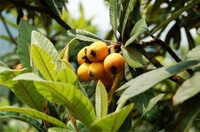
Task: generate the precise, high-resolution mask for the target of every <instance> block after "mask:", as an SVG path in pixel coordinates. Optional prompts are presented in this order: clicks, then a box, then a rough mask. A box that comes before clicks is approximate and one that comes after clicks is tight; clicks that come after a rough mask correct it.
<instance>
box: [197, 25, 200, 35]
mask: <svg viewBox="0 0 200 132" xmlns="http://www.w3.org/2000/svg"><path fill="white" fill-rule="evenodd" d="M197 34H199V35H200V27H199V28H198V29H197Z"/></svg>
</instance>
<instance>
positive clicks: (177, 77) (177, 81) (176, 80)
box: [140, 48, 184, 84]
mask: <svg viewBox="0 0 200 132" xmlns="http://www.w3.org/2000/svg"><path fill="white" fill-rule="evenodd" d="M140 52H141V53H142V54H143V55H144V56H145V57H146V58H147V59H148V60H149V61H150V62H151V63H152V64H153V65H154V66H155V67H157V68H160V67H163V65H162V64H161V63H160V62H159V61H157V60H156V59H155V58H154V57H153V56H151V55H150V54H148V53H147V52H146V51H145V50H144V49H143V48H140ZM170 80H172V81H174V82H176V83H178V84H182V83H183V81H184V79H182V78H181V77H180V76H178V75H174V76H172V77H171V78H170Z"/></svg>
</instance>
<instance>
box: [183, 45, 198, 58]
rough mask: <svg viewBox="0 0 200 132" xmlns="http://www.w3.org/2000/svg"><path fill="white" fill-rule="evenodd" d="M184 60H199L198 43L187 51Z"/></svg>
mask: <svg viewBox="0 0 200 132" xmlns="http://www.w3.org/2000/svg"><path fill="white" fill-rule="evenodd" d="M186 60H200V45H199V46H196V47H194V48H193V49H192V50H190V51H189V52H188V53H187V55H186Z"/></svg>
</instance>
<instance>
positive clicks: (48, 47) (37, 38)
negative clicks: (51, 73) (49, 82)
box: [31, 31, 59, 63]
mask: <svg viewBox="0 0 200 132" xmlns="http://www.w3.org/2000/svg"><path fill="white" fill-rule="evenodd" d="M31 44H34V45H36V46H38V47H40V48H41V49H43V50H44V51H45V52H46V53H48V54H49V55H50V56H51V57H52V59H53V62H55V63H57V61H58V59H59V54H58V51H57V50H56V49H55V47H54V45H53V43H51V41H50V40H49V39H47V38H46V37H45V36H43V35H42V34H41V33H39V32H37V31H32V34H31Z"/></svg>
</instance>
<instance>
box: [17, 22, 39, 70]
mask: <svg viewBox="0 0 200 132" xmlns="http://www.w3.org/2000/svg"><path fill="white" fill-rule="evenodd" d="M18 29H19V35H18V37H17V44H18V45H17V54H18V56H19V58H20V61H21V63H22V65H23V67H25V68H29V69H31V66H30V53H29V45H30V43H31V33H32V31H33V30H35V28H34V27H33V26H31V25H30V24H29V23H28V22H26V21H25V20H23V19H21V21H20V23H19V26H18Z"/></svg>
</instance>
